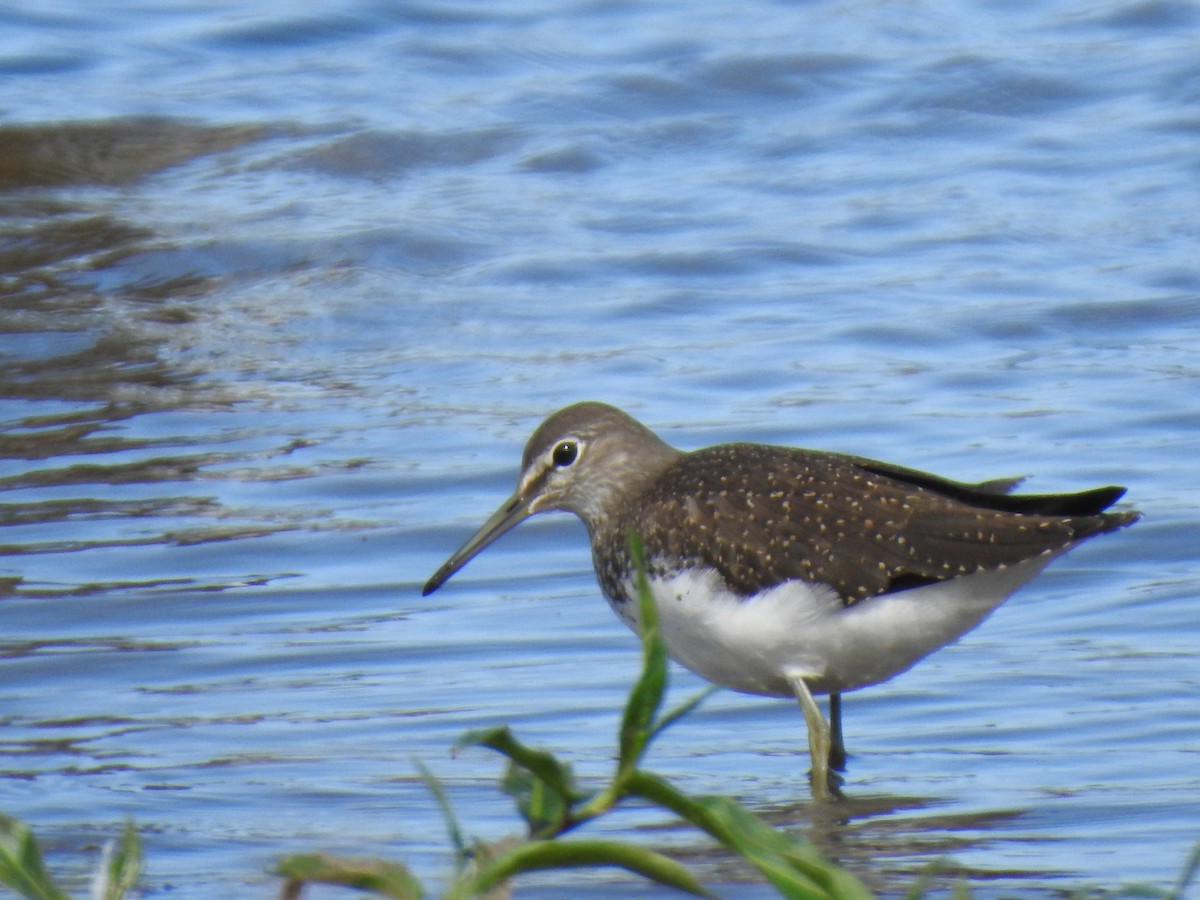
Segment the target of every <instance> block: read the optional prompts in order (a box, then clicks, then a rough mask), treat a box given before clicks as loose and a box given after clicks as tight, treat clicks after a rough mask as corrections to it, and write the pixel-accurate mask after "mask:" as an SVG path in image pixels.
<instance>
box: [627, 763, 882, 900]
mask: <svg viewBox="0 0 1200 900" xmlns="http://www.w3.org/2000/svg"><path fill="white" fill-rule="evenodd" d="M627 789H628V790H629V792H630V793H632V794H636V795H638V796H640V797H643V798H645V799H647V800H650V801H651V802H653V803H656V804H657V805H659V806H662V807H664V808H666V809H669V810H671V811H672V812H674V813H675V814H676V815H678V816H680V817H681V818H683V819H685V820H687V821H688V822H691V823H692V824H693V825H695V826H696V827H698V828H701V829H703V830H704V831H706V832H708V833H709V834H710V835H712V836H713V837H714V838H716V839H717V840H718V841H720V842H721V843H722V844H724V845H725V846H726V847H729V848H730V849H731V850H734V851H736V852H737V853H738V854H739V855H741V856H742V857H743V858H745V859H746V860H747V861H748V862H750V863H752V864H753V865H754V866H755V867H756V868H757V869H758V870H759V871H760V872H762V874H763V875H764V876H765V877H766V878H767V880H768V881H770V882H771V883H772V884H773V885H774V886H775V888H776V889H777V890H778V891H779V892H780V894H781V895H782V896H784V897H788V898H793V900H834V898H838V900H870V898H871V896H872V894H871V892H870V891H868V890H867V888H866V887H865V886H864V885H863V884H862V883H861V882H860V881H859V880H858V879H857V878H855V877H854V876H853V875H851V874H850V873H849V872H847V871H846V870H845V869H842V868H840V867H839V866H837V865H835V864H834V863H831V862H829V861H828V860H826V859H825V858H824V857H822V856H821V854H820V853H819V852H818V851H817V849H816V848H815V847H813V846H812V844H810V843H808V842H807V841H801V840H799V839H797V838H793V837H791V836H789V835H787V834H785V833H784V832H782V831H779V830H777V829H775V828H772V827H771V826H770V825H768V824H767V823H766V822H764V821H763V820H762V819H760V818H758V816H756V815H754V814H753V813H752V812H750V811H749V810H747V809H745V808H743V807H742V806H740V805H738V804H737V803H736V802H735V801H733V800H731V799H730V798H728V797H695V798H693V797H689V796H687V795H686V794H684V793H682V792H680V791H678V790H676V789H675V788H674V787H672V786H671V785H669V784H667V783H666V782H665V781H663V780H662V779H661V778H659V777H657V776H655V775H651V774H649V773H648V772H641V771H638V772H634V773H633V774H632V775H631V776H630V778H629V780H628V782H627Z"/></svg>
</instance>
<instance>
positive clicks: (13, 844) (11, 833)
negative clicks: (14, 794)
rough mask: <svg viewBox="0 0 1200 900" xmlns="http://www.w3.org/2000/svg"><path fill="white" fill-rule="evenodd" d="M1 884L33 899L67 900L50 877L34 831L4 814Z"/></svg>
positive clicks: (1, 821)
mask: <svg viewBox="0 0 1200 900" xmlns="http://www.w3.org/2000/svg"><path fill="white" fill-rule="evenodd" d="M0 884H4V885H6V886H8V887H10V888H12V889H13V890H14V891H16V892H17V893H18V894H20V895H21V896H22V897H27V898H29V900H67V895H66V894H64V893H63V892H62V891H60V890H59V889H58V888H57V887H56V886H55V885H54V882H53V881H51V880H50V874H49V873H48V872H47V871H46V867H45V865H44V864H43V863H42V852H41V850H39V849H38V845H37V840H35V839H34V837H33V832H31V831H30V830H29V828H28V827H27V826H25V825H23V824H22V823H21V822H18V821H17V820H16V819H10V818H9V817H8V816H0Z"/></svg>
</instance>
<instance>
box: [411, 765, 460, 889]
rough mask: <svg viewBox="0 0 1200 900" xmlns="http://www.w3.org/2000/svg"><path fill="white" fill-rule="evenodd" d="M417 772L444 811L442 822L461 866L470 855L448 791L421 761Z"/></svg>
mask: <svg viewBox="0 0 1200 900" xmlns="http://www.w3.org/2000/svg"><path fill="white" fill-rule="evenodd" d="M415 765H416V767H417V772H418V773H419V774H420V776H421V781H423V782H424V783H425V787H426V788H428V789H429V793H431V794H433V799H434V800H436V801H437V805H438V809H440V810H441V811H442V820H443V821H444V822H445V823H446V834H447V835H448V836H449V838H450V844H451V846H453V847H454V858H455V859H456V860H457V861H458V864H459V865H460V866H461V865H463V864H464V863H465V862H466V861H467V858H468V856H469V855H470V851H469V850H468V848H467V842H466V840H465V839H464V838H463V833H462V829H461V828H459V827H458V818H457V817H456V816H455V815H454V808H453V807H452V806H451V805H450V798H449V797H447V796H446V790H445V788H443V787H442V783H441V782H440V781H438V779H437V777H436V776H435V775H434V774H433V773H432V772H430V771H429V769H428V768H426V767H425V764H424V763H422V762H420V761H419V760H417V761H415Z"/></svg>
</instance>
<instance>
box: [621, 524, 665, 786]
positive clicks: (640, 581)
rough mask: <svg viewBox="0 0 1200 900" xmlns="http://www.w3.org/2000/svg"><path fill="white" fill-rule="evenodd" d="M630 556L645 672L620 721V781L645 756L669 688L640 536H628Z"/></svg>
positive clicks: (630, 695)
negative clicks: (638, 612) (635, 587)
mask: <svg viewBox="0 0 1200 900" xmlns="http://www.w3.org/2000/svg"><path fill="white" fill-rule="evenodd" d="M629 552H630V554H631V555H632V556H633V567H634V572H635V584H636V586H637V594H638V608H639V610H640V615H641V633H642V672H641V675H639V676H638V680H637V682H636V683H635V684H634V686H633V690H632V691H630V693H629V699H628V701H626V703H625V714H624V715H623V716H622V718H621V734H620V751H619V752H620V755H619V757H618V760H617V774H618V779H619V778H620V777H621V775H622V774H623V773H627V772H630V771H632V770H633V769H634V768H635V767H636V766H637V764H638V763H639V762H640V761H641V758H642V755H643V754H644V753H645V752H646V748H647V746H649V743H650V739H651V738H652V737H653V735H654V733H655V727H654V721H655V718H656V716H657V715H658V710H659V707H660V706H661V705H662V698H663V693H664V692H665V691H666V688H667V649H666V646H665V645H664V644H663V640H662V634H661V633H660V631H659V626H658V609H657V608H656V607H655V605H654V596H653V594H651V592H650V580H649V578H648V577H647V575H646V551H645V548H644V547H643V546H642V541H641V538H639V537H638V536H637V535H634V534H631V535H630V536H629Z"/></svg>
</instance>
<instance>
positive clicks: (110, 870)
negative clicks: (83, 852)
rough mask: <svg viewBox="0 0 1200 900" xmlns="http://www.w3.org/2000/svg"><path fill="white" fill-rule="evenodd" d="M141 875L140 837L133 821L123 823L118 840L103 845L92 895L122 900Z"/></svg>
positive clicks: (105, 898) (109, 899)
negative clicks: (102, 853)
mask: <svg viewBox="0 0 1200 900" xmlns="http://www.w3.org/2000/svg"><path fill="white" fill-rule="evenodd" d="M141 875H142V839H141V838H140V837H139V836H138V833H137V828H135V827H134V824H133V822H127V823H126V824H125V831H124V832H122V834H121V839H120V841H118V842H115V843H110V844H109V845H108V846H107V847H105V852H104V860H103V861H102V862H101V870H100V872H99V873H98V877H97V887H95V888H93V895H94V896H99V897H101V898H103V900H122V898H124V897H125V895H126V894H128V893H129V892H130V891H131V890H132V889H133V887H134V885H136V884H137V881H138V879H139V878H140V877H141Z"/></svg>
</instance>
